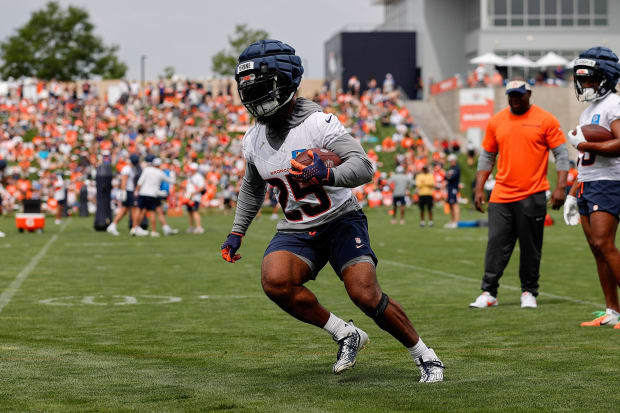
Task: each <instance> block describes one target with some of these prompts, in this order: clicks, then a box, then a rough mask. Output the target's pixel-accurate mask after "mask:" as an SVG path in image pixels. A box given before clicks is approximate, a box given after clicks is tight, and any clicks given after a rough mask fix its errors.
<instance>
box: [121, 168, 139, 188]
mask: <svg viewBox="0 0 620 413" xmlns="http://www.w3.org/2000/svg"><path fill="white" fill-rule="evenodd" d="M121 175H122V176H126V177H127V183H126V184H125V191H127V192H133V191H135V190H136V183H135V182H136V181H135V179H136V170H135V169H134V168H133V167H132V166H131V165H125V166H123V169H121Z"/></svg>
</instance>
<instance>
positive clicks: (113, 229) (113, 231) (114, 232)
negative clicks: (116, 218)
mask: <svg viewBox="0 0 620 413" xmlns="http://www.w3.org/2000/svg"><path fill="white" fill-rule="evenodd" d="M106 231H107V232H109V233H110V234H112V235H114V236H119V235H121V234H120V233H119V232H118V230H117V229H116V224H115V223H114V222H113V223H111V224H110V225H108V227H107V228H106Z"/></svg>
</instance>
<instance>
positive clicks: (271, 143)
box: [221, 40, 444, 382]
mask: <svg viewBox="0 0 620 413" xmlns="http://www.w3.org/2000/svg"><path fill="white" fill-rule="evenodd" d="M302 74H303V67H302V65H301V59H300V58H299V56H296V55H295V49H293V48H292V47H291V46H289V45H287V44H285V43H282V42H280V41H277V40H263V41H259V42H256V43H252V44H251V45H250V46H248V47H247V48H246V49H245V50H244V51H243V53H241V55H240V56H239V64H238V65H237V69H236V71H235V79H236V81H237V84H238V90H239V96H240V97H241V101H242V102H243V104H244V105H245V107H246V108H247V109H248V111H249V112H250V113H251V114H252V116H253V117H254V118H256V121H257V123H256V124H255V125H254V126H253V127H252V128H250V130H248V132H247V133H246V135H245V137H244V139H243V153H244V157H245V158H246V172H245V176H244V178H243V181H242V185H241V190H240V193H239V197H238V200H237V209H236V213H235V220H234V224H233V227H232V231H231V233H230V234H229V235H228V237H227V239H226V241H225V242H224V243H223V244H222V247H221V249H222V257H223V258H224V259H225V260H226V261H228V262H231V263H233V262H235V261H237V260H239V259H241V255H239V254H237V251H238V250H239V247H240V246H241V240H242V237H243V236H244V235H245V233H246V231H247V229H248V227H249V226H250V223H251V222H252V219H253V218H254V217H255V216H256V214H257V212H258V211H259V209H260V208H261V206H262V204H263V200H264V199H265V190H266V187H267V184H271V185H273V186H274V187H276V188H277V189H278V198H279V202H280V205H281V207H282V212H283V213H284V216H285V217H284V219H282V220H281V221H280V222H279V223H278V225H277V233H276V235H275V236H274V237H273V239H272V240H271V242H270V244H269V246H268V247H267V250H266V251H265V255H264V257H263V262H262V266H261V283H262V287H263V290H264V291H265V294H267V296H268V297H269V298H270V299H271V300H272V301H274V302H275V303H276V304H277V305H278V306H279V307H280V308H282V309H283V310H284V311H286V312H287V313H288V314H290V315H291V316H293V317H295V318H297V319H298V320H300V321H303V322H305V323H308V324H312V325H314V326H317V327H319V328H322V329H324V330H326V331H327V332H328V333H329V334H330V335H331V336H332V338H333V339H334V340H335V341H336V342H337V343H338V345H339V349H338V355H337V361H336V363H335V364H334V366H333V369H332V370H333V372H334V373H335V374H340V373H342V372H343V371H344V370H347V369H349V368H352V367H353V366H354V365H355V362H356V358H357V354H358V351H360V350H361V349H362V348H363V347H364V346H365V345H366V344H367V343H368V334H366V333H365V332H364V331H363V330H362V329H360V328H359V327H357V326H355V325H354V324H353V322H352V321H351V320H350V321H349V322H345V321H344V320H343V319H341V318H339V317H337V316H336V315H334V314H332V313H330V312H329V311H328V310H327V309H325V307H323V306H322V305H321V304H320V303H319V302H318V300H317V298H316V296H315V295H314V294H313V293H312V291H310V290H309V289H308V288H306V287H305V286H304V284H305V283H306V282H307V281H310V280H314V279H315V278H316V276H317V274H318V273H319V271H320V270H321V268H323V266H324V265H325V264H326V263H327V262H329V263H330V265H331V266H332V268H333V269H334V271H335V272H336V274H337V275H338V276H339V278H340V279H341V280H342V282H343V284H344V287H345V289H346V291H347V293H348V294H349V297H350V298H351V300H352V301H353V302H354V303H355V304H356V305H357V306H358V307H359V308H360V309H361V310H362V311H363V312H364V313H365V314H366V315H368V316H369V317H370V318H372V319H373V320H374V321H375V322H376V323H377V325H378V326H379V327H381V328H382V329H383V330H385V331H387V332H388V333H390V334H391V335H392V336H394V338H396V339H397V340H398V341H400V342H401V343H402V344H403V345H404V346H405V347H407V349H408V350H409V352H410V353H411V355H412V356H413V358H414V360H415V363H416V365H417V366H418V367H419V369H420V372H421V379H420V381H421V382H437V381H442V380H443V369H444V365H443V363H442V362H441V360H439V358H438V357H437V356H436V355H435V352H434V351H433V350H432V349H431V348H428V347H427V346H426V345H425V344H424V342H423V341H422V340H421V339H420V337H419V336H418V333H417V332H416V330H415V329H414V327H413V325H412V324H411V322H410V321H409V319H408V318H407V315H406V314H405V312H404V311H403V308H402V307H401V306H400V304H399V303H398V302H396V301H395V300H394V299H392V298H389V297H388V296H387V295H386V294H385V293H384V292H383V291H382V290H381V288H380V287H379V283H378V282H377V276H376V272H375V267H376V265H377V257H376V256H375V253H374V252H373V250H372V249H371V248H370V239H369V235H368V225H367V221H366V217H365V215H364V214H363V212H362V211H361V207H360V206H359V204H358V203H357V201H356V199H355V197H354V196H353V195H352V193H351V189H350V188H354V187H357V186H359V185H362V184H364V183H366V182H368V181H370V180H371V178H372V174H373V168H372V165H371V163H370V161H369V159H368V158H367V156H366V154H365V152H364V150H363V149H362V147H361V145H360V144H359V143H358V142H357V141H356V140H355V139H354V138H353V137H352V136H351V135H350V134H348V133H347V131H346V130H345V129H344V127H343V126H342V124H341V123H340V122H339V121H338V119H337V118H336V116H334V115H331V114H326V113H323V112H322V110H321V107H320V106H319V105H317V104H315V103H313V102H312V101H310V100H307V99H304V98H296V97H295V94H296V91H297V88H298V87H299V83H300V81H301V77H302ZM309 148H325V149H328V150H330V151H332V152H334V153H336V154H337V155H338V156H339V157H340V158H341V159H342V164H341V165H339V166H337V167H335V168H328V167H326V165H325V163H324V162H323V161H322V160H321V159H320V158H319V157H318V156H313V163H312V164H311V165H308V166H304V165H301V164H300V163H296V162H295V161H294V158H295V157H296V155H297V154H298V153H300V152H303V151H304V150H306V149H309ZM309 183H312V184H309Z"/></svg>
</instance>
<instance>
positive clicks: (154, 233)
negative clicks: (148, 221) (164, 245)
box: [150, 231, 159, 238]
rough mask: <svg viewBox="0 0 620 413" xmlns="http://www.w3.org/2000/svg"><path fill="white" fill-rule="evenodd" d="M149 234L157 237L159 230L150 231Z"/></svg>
mask: <svg viewBox="0 0 620 413" xmlns="http://www.w3.org/2000/svg"><path fill="white" fill-rule="evenodd" d="M150 235H151V237H153V238H159V232H157V231H151V233H150Z"/></svg>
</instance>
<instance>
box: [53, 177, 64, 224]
mask: <svg viewBox="0 0 620 413" xmlns="http://www.w3.org/2000/svg"><path fill="white" fill-rule="evenodd" d="M54 199H55V200H56V202H57V203H58V206H57V207H56V221H55V223H56V225H58V224H60V223H61V222H62V221H61V218H62V211H63V209H64V208H65V202H66V201H65V181H64V180H63V179H62V171H57V172H56V179H55V180H54Z"/></svg>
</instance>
